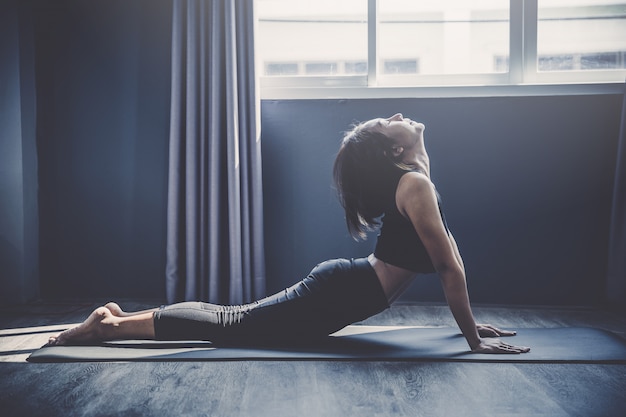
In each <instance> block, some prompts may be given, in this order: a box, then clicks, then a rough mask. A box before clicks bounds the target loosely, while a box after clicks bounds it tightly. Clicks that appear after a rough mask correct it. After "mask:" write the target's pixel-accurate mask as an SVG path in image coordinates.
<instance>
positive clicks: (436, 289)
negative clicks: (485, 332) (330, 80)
mask: <svg viewBox="0 0 626 417" xmlns="http://www.w3.org/2000/svg"><path fill="white" fill-rule="evenodd" d="M621 99H622V97H621V96H620V95H604V96H595V95H589V96H553V97H502V98H460V99H459V98H456V99H444V98H442V99H380V100H283V101H264V102H263V106H262V127H263V131H262V132H263V133H262V139H263V164H264V187H265V190H264V191H265V194H264V195H265V218H266V225H265V226H266V242H267V244H266V254H267V274H268V277H269V288H270V289H271V290H276V289H279V288H281V287H283V286H286V285H289V283H291V282H292V281H293V280H294V279H295V278H297V277H301V276H303V274H306V273H307V272H308V271H309V270H310V268H311V267H312V266H314V265H315V264H316V263H318V262H320V261H322V260H324V259H326V258H331V257H358V256H366V255H367V254H368V253H369V251H370V250H371V248H372V247H373V244H374V242H373V240H374V239H371V241H368V242H366V243H359V244H356V243H353V242H351V239H350V238H349V237H348V234H347V232H346V231H345V230H346V229H345V226H344V223H343V214H342V212H341V209H340V207H339V205H338V204H337V203H336V201H335V198H334V193H333V191H332V189H331V169H332V161H333V157H334V154H335V152H336V150H337V147H338V143H339V140H340V138H341V132H343V131H345V130H347V128H348V126H349V125H350V124H351V123H352V122H354V121H358V120H365V119H369V118H372V117H377V116H384V115H391V114H393V113H395V112H402V113H403V114H404V115H405V116H410V117H411V118H413V119H415V120H418V121H422V122H424V123H425V125H426V142H427V147H428V149H429V153H430V155H431V163H432V177H433V180H434V182H435V184H436V185H437V187H438V189H439V191H440V193H441V194H442V196H443V204H444V210H445V212H446V215H447V219H448V223H449V225H450V227H451V229H452V231H453V233H454V235H455V237H456V240H457V242H458V243H459V246H460V250H461V253H462V255H463V257H464V260H465V263H466V268H467V273H468V282H469V287H470V294H471V296H472V299H473V301H475V302H487V303H503V304H507V303H522V304H546V305H549V304H582V305H585V304H587V305H588V304H597V303H599V302H600V301H601V299H602V296H603V290H604V280H605V274H606V263H607V242H608V231H609V216H610V207H611V194H612V184H613V175H614V169H615V151H616V146H617V137H618V129H619V114H620V109H621ZM404 299H405V300H408V299H411V300H422V301H443V293H442V291H441V289H440V284H439V282H438V280H437V278H435V276H423V277H420V278H418V279H417V280H416V282H415V283H414V284H413V286H412V287H411V289H410V290H409V292H408V293H407V294H406V296H405V297H404Z"/></svg>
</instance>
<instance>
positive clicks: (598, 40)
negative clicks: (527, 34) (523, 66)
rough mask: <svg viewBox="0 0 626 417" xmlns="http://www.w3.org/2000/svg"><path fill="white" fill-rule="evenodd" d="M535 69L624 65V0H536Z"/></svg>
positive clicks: (625, 63)
mask: <svg viewBox="0 0 626 417" xmlns="http://www.w3.org/2000/svg"><path fill="white" fill-rule="evenodd" d="M538 5H539V10H538V13H539V14H538V22H537V66H538V70H539V71H580V70H601V69H624V68H626V1H625V0H619V1H618V0H613V1H612V0H539V3H538Z"/></svg>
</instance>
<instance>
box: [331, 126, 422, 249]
mask: <svg viewBox="0 0 626 417" xmlns="http://www.w3.org/2000/svg"><path fill="white" fill-rule="evenodd" d="M423 130H424V125H422V124H420V123H415V122H413V121H411V120H409V119H405V118H403V117H402V115H401V114H396V115H394V116H392V117H390V118H387V119H383V118H378V119H372V120H369V121H367V122H364V123H361V124H358V125H356V126H355V127H354V128H353V129H352V130H351V131H349V132H347V133H346V135H345V136H344V138H343V141H342V143H341V147H340V148H339V152H338V154H337V157H336V159H335V164H334V169H333V178H334V182H335V186H336V189H337V194H338V197H339V201H340V203H341V205H342V206H343V208H344V210H345V213H346V223H347V226H348V231H349V232H350V234H351V235H352V237H354V238H355V239H364V238H365V237H366V232H367V231H369V230H372V229H374V228H376V227H377V226H378V221H377V218H378V217H380V216H381V215H382V213H383V208H384V206H383V204H384V202H385V201H388V198H389V193H395V189H392V188H390V187H389V184H390V180H391V179H392V178H395V177H397V175H398V172H399V171H402V172H404V171H409V170H411V169H412V167H411V162H410V161H411V158H412V157H413V153H414V148H415V147H416V146H417V143H418V142H417V141H418V140H419V139H420V138H421V133H422V132H423ZM391 195H392V196H393V194H391Z"/></svg>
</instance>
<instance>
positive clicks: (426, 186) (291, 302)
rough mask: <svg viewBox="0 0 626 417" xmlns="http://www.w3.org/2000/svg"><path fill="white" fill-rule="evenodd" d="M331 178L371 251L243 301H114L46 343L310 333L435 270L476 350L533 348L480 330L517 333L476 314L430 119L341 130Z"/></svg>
mask: <svg viewBox="0 0 626 417" xmlns="http://www.w3.org/2000/svg"><path fill="white" fill-rule="evenodd" d="M334 179H335V185H336V187H337V191H338V195H339V200H340V202H341V204H342V206H343V208H344V210H345V214H346V222H347V226H348V230H349V231H350V233H351V234H352V236H353V237H355V238H357V239H358V238H365V235H366V232H367V231H369V230H374V229H379V230H380V232H379V236H378V240H377V244H376V249H375V251H374V253H373V254H371V255H369V256H368V257H367V258H362V259H352V260H347V259H335V260H330V261H326V262H323V263H321V264H319V265H317V266H316V267H315V268H314V269H313V270H312V271H311V273H310V274H309V275H308V276H307V277H306V278H305V279H303V280H302V281H300V282H298V283H297V284H295V285H293V286H292V287H290V288H287V289H285V290H284V291H281V292H279V293H277V294H274V295H272V296H270V297H267V298H264V299H262V300H259V301H256V302H253V303H250V304H246V305H238V306H221V305H214V304H207V303H202V302H183V303H178V304H172V305H169V306H165V307H161V308H159V309H153V310H146V311H140V312H136V313H125V312H124V311H122V310H121V309H120V308H119V306H118V305H117V304H115V303H109V304H107V305H105V306H104V307H100V308H98V309H96V310H95V311H94V312H93V313H92V314H91V315H90V316H89V317H88V318H87V320H85V322H83V323H82V324H80V325H79V326H77V327H75V328H73V329H69V330H66V331H65V332H62V333H61V334H59V335H58V336H56V337H53V338H51V339H50V341H49V345H65V344H83V343H93V342H99V341H104V340H112V339H157V340H177V339H178V340H189V339H199V340H210V341H212V342H215V343H226V344H233V343H234V344H251V345H264V344H281V343H294V342H301V343H302V342H304V343H306V342H308V341H311V340H313V339H316V338H320V337H324V336H327V335H328V334H331V333H333V332H335V331H337V330H339V329H341V328H343V327H345V326H347V325H349V324H351V323H354V322H357V321H361V320H364V319H366V318H367V317H370V316H372V315H375V314H377V313H379V312H381V311H383V310H385V309H386V308H388V307H389V305H390V304H391V303H392V302H393V301H394V300H395V299H396V298H397V297H398V296H399V295H400V294H401V293H402V292H403V291H404V290H405V289H406V288H407V286H408V285H409V284H410V283H411V281H412V280H413V279H414V278H415V276H416V275H418V274H419V273H428V272H437V273H438V274H439V276H440V278H441V282H442V285H443V290H444V293H445V296H446V299H447V301H448V305H449V306H450V309H451V311H452V314H453V316H454V318H455V320H456V322H457V324H458V326H459V328H460V329H461V332H462V333H463V336H465V339H466V340H467V343H468V345H469V347H470V349H471V350H472V351H473V352H479V353H524V352H528V351H529V348H527V347H518V346H513V345H510V344H507V343H504V342H502V341H500V340H499V339H492V338H490V339H483V337H497V336H512V335H514V334H515V333H514V332H510V331H506V330H500V329H498V328H496V327H493V326H491V325H480V324H478V325H477V324H476V322H475V321H474V317H473V315H472V311H471V308H470V302H469V297H468V293H467V286H466V281H465V270H464V266H463V260H462V259H461V255H460V254H459V250H458V248H457V244H456V242H455V240H454V237H453V236H452V233H450V230H449V229H448V227H447V225H446V221H445V218H444V216H443V213H442V211H441V209H440V204H439V195H438V193H437V191H436V190H435V187H434V185H433V183H432V182H431V180H430V163H429V158H428V154H427V152H426V149H425V146H424V125H423V124H421V123H417V122H414V121H412V120H410V119H408V118H405V117H403V116H402V114H395V115H393V116H391V117H389V118H386V119H385V118H378V119H373V120H370V121H367V122H365V123H362V124H360V125H358V126H356V127H355V128H354V129H353V130H352V131H351V132H349V133H347V134H346V136H345V137H344V139H343V142H342V144H341V148H340V149H339V153H338V154H337V158H336V160H335V166H334ZM379 219H380V220H379Z"/></svg>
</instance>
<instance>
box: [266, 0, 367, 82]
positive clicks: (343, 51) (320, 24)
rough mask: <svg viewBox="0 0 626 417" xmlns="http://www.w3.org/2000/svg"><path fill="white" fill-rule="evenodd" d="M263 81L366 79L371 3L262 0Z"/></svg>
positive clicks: (331, 0) (333, 0)
mask: <svg viewBox="0 0 626 417" xmlns="http://www.w3.org/2000/svg"><path fill="white" fill-rule="evenodd" d="M255 5H256V8H257V9H256V13H257V18H258V22H257V32H256V35H257V36H256V38H255V41H256V44H255V46H256V48H257V54H258V58H259V60H260V61H261V68H262V71H263V73H262V74H261V75H268V76H271V75H276V76H280V75H358V74H366V73H367V0H341V1H338V0H315V1H312V0H257V2H256V4H255Z"/></svg>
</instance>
